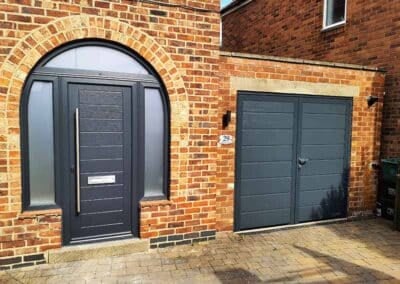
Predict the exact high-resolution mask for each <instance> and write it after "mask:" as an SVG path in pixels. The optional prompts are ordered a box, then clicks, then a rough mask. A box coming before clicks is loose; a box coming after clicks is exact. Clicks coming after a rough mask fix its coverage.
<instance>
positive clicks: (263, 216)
mask: <svg viewBox="0 0 400 284" xmlns="http://www.w3.org/2000/svg"><path fill="white" fill-rule="evenodd" d="M289 223H290V210H289V209H282V210H272V211H264V212H255V213H247V214H241V215H240V227H241V229H253V228H260V227H270V226H277V225H284V224H289Z"/></svg>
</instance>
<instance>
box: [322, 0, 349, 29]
mask: <svg viewBox="0 0 400 284" xmlns="http://www.w3.org/2000/svg"><path fill="white" fill-rule="evenodd" d="M325 5H326V7H325V17H326V18H325V27H329V26H332V25H334V24H337V23H341V22H344V21H345V16H346V15H345V14H346V0H325Z"/></svg>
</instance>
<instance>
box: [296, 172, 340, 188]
mask: <svg viewBox="0 0 400 284" xmlns="http://www.w3.org/2000/svg"><path fill="white" fill-rule="evenodd" d="M342 182H343V174H333V175H313V176H302V177H301V178H300V182H299V190H300V191H307V190H316V189H319V188H323V187H325V188H331V187H334V188H337V187H339V186H342Z"/></svg>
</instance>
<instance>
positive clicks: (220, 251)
mask: <svg viewBox="0 0 400 284" xmlns="http://www.w3.org/2000/svg"><path fill="white" fill-rule="evenodd" d="M0 282H1V283H40V284H42V283H58V284H61V283H74V284H75V283H191V284H192V283H207V284H208V283H281V282H288V283H298V282H306V283H325V282H327V283H357V282H359V283H369V282H370V283H376V282H382V283H400V232H395V231H393V230H392V229H391V227H390V223H389V222H387V221H383V220H381V219H372V220H364V221H355V222H348V223H341V224H330V225H321V226H313V227H303V228H298V229H292V230H286V231H276V232H269V233H261V234H254V235H246V236H239V235H236V234H232V233H222V234H218V237H217V240H216V241H212V242H209V243H204V244H196V245H194V246H180V247H173V248H166V249H159V250H153V251H150V252H149V253H142V254H135V255H128V256H122V257H110V258H102V259H97V260H92V261H79V262H72V263H62V264H52V265H47V264H46V265H41V266H36V267H27V268H22V269H18V270H13V271H6V272H0Z"/></svg>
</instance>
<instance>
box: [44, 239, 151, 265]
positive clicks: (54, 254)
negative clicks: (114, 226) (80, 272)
mask: <svg viewBox="0 0 400 284" xmlns="http://www.w3.org/2000/svg"><path fill="white" fill-rule="evenodd" d="M149 247H150V245H149V241H148V240H141V239H125V240H117V241H109V242H99V243H91V244H82V245H73V246H66V247H62V248H60V249H54V250H50V251H48V252H47V261H48V263H61V262H71V261H79V260H88V259H96V258H101V257H110V256H120V255H127V254H134V253H141V252H147V251H148V250H149Z"/></svg>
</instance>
